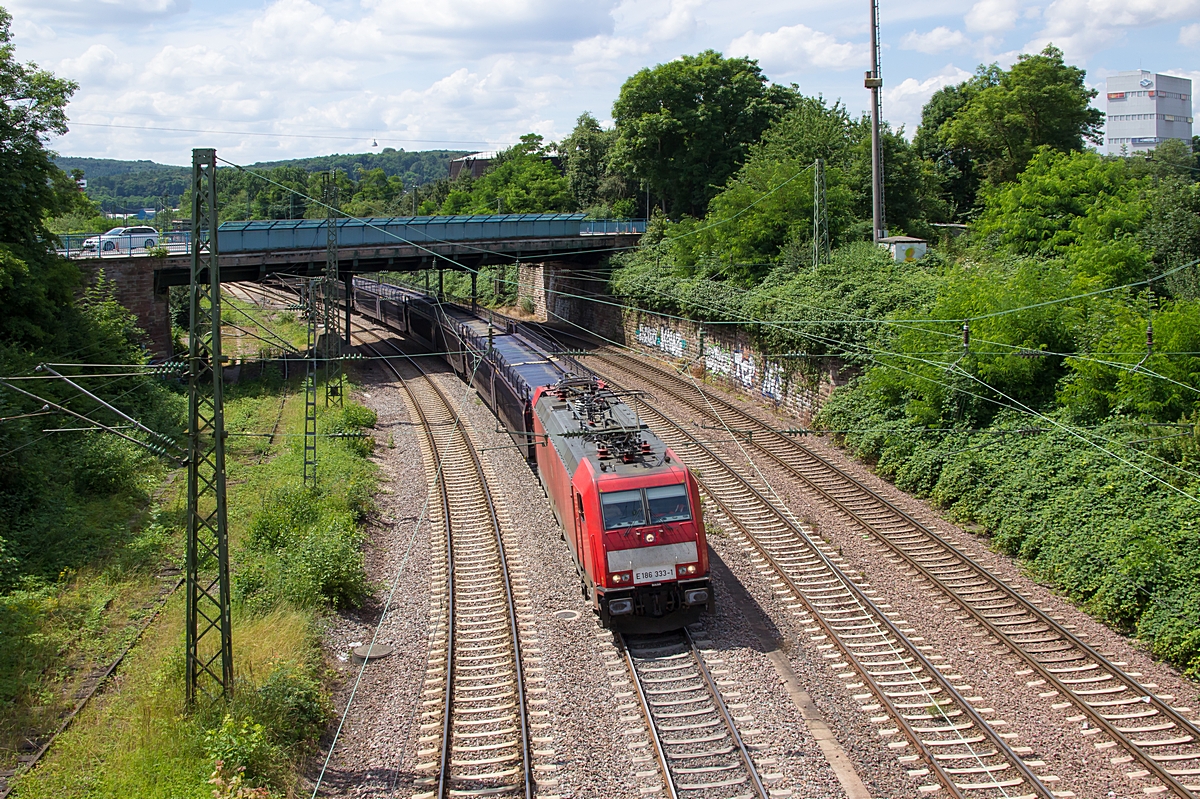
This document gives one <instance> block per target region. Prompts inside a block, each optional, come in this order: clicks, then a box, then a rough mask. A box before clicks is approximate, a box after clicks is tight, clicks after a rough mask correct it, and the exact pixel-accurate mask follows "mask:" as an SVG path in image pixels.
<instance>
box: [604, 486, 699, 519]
mask: <svg viewBox="0 0 1200 799" xmlns="http://www.w3.org/2000/svg"><path fill="white" fill-rule="evenodd" d="M600 503H601V505H602V506H603V507H604V529H605V530H620V529H621V528H623V527H637V526H638V525H642V524H646V523H647V522H646V518H647V516H649V519H650V521H649V523H650V524H666V523H667V522H685V521H687V520H688V519H690V518H692V511H691V508H690V507H689V506H688V496H687V487H686V486H684V485H683V484H682V483H680V484H678V485H673V486H657V487H655V488H647V489H646V490H645V491H642V490H641V489H634V490H632V491H613V492H610V493H606V494H601V495H600ZM647 509H648V510H649V513H648V514H647Z"/></svg>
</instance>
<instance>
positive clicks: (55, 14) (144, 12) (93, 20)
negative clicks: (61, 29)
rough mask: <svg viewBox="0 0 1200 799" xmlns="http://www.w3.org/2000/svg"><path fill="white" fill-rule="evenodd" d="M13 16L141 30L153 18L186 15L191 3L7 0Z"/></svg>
mask: <svg viewBox="0 0 1200 799" xmlns="http://www.w3.org/2000/svg"><path fill="white" fill-rule="evenodd" d="M5 5H6V6H7V7H8V10H9V11H10V12H11V13H12V14H13V16H15V17H17V18H20V17H21V16H30V17H34V16H38V17H42V18H43V19H45V18H50V19H54V20H56V21H59V22H62V23H65V24H68V25H72V24H74V25H88V26H101V27H105V28H119V27H127V28H128V27H145V26H146V24H147V23H148V22H151V21H153V20H154V19H157V18H162V17H171V16H176V15H178V14H186V13H187V12H188V11H189V10H190V9H191V7H192V3H191V0H8V2H6V3H5Z"/></svg>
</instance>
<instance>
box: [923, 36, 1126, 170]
mask: <svg viewBox="0 0 1200 799" xmlns="http://www.w3.org/2000/svg"><path fill="white" fill-rule="evenodd" d="M994 70H995V67H994V66H993V67H990V68H982V67H981V68H980V70H979V74H977V76H976V78H977V79H978V80H976V83H975V84H974V85H972V86H968V87H967V88H966V89H965V90H964V94H966V95H967V96H966V101H965V102H964V103H963V105H962V106H961V107H960V108H958V109H957V110H956V111H954V113H953V114H952V115H951V116H950V118H949V119H947V120H946V121H945V122H943V123H942V125H941V128H940V129H939V130H940V132H941V133H940V136H941V138H942V139H943V141H944V143H945V145H946V146H948V147H950V148H953V149H961V150H965V151H967V152H969V153H970V156H971V159H972V160H973V161H974V162H975V166H976V168H978V170H979V171H980V173H981V174H982V176H983V178H984V179H986V180H987V181H989V182H990V183H992V184H998V183H1002V182H1005V181H1010V180H1013V179H1014V178H1015V177H1016V176H1017V175H1018V174H1020V172H1021V170H1023V169H1024V168H1025V165H1026V164H1027V163H1029V159H1030V158H1032V157H1033V154H1034V153H1035V152H1036V151H1037V149H1038V148H1039V147H1043V146H1045V147H1049V148H1051V149H1052V150H1058V151H1061V152H1069V151H1075V150H1082V149H1083V146H1084V142H1085V141H1090V142H1093V143H1099V142H1100V140H1101V138H1100V133H1101V125H1102V124H1103V120H1104V114H1103V113H1101V112H1100V111H1099V110H1098V109H1095V108H1092V107H1090V106H1089V102H1090V101H1091V99H1092V98H1093V97H1095V96H1096V91H1095V90H1094V89H1089V88H1088V87H1087V86H1086V84H1085V83H1084V76H1085V74H1086V73H1085V72H1084V70H1082V69H1079V68H1078V67H1072V66H1068V65H1067V64H1065V63H1064V62H1063V54H1062V51H1061V50H1059V49H1058V48H1056V47H1054V46H1053V45H1047V46H1046V48H1045V49H1044V50H1042V52H1041V53H1039V54H1038V55H1027V54H1023V55H1021V56H1019V57H1018V59H1017V63H1016V64H1014V65H1013V67H1012V69H1011V70H1009V71H1007V72H1004V71H999V72H998V73H996V74H995V75H993V74H992V73H993V71H994ZM973 80H975V79H973ZM993 81H994V83H993ZM968 83H970V82H968ZM987 84H991V85H987Z"/></svg>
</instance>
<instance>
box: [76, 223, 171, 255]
mask: <svg viewBox="0 0 1200 799" xmlns="http://www.w3.org/2000/svg"><path fill="white" fill-rule="evenodd" d="M157 246H158V231H157V230H155V229H154V228H152V227H146V226H141V227H115V228H113V229H112V230H110V231H108V232H107V233H101V234H100V235H99V236H92V237H91V238H89V239H84V241H83V249H85V250H93V251H95V252H98V253H100V254H101V255H104V254H106V253H114V254H115V253H118V252H133V251H134V250H148V249H150V248H151V247H157Z"/></svg>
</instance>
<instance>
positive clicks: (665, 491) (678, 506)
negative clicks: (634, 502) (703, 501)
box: [646, 483, 692, 524]
mask: <svg viewBox="0 0 1200 799" xmlns="http://www.w3.org/2000/svg"><path fill="white" fill-rule="evenodd" d="M646 504H647V505H648V506H649V507H650V523H651V524H664V523H666V522H686V521H687V520H688V519H690V518H692V511H691V508H689V507H688V495H687V488H686V487H685V486H684V485H683V484H682V483H680V484H678V485H673V486H658V487H657V488H647V489H646Z"/></svg>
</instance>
